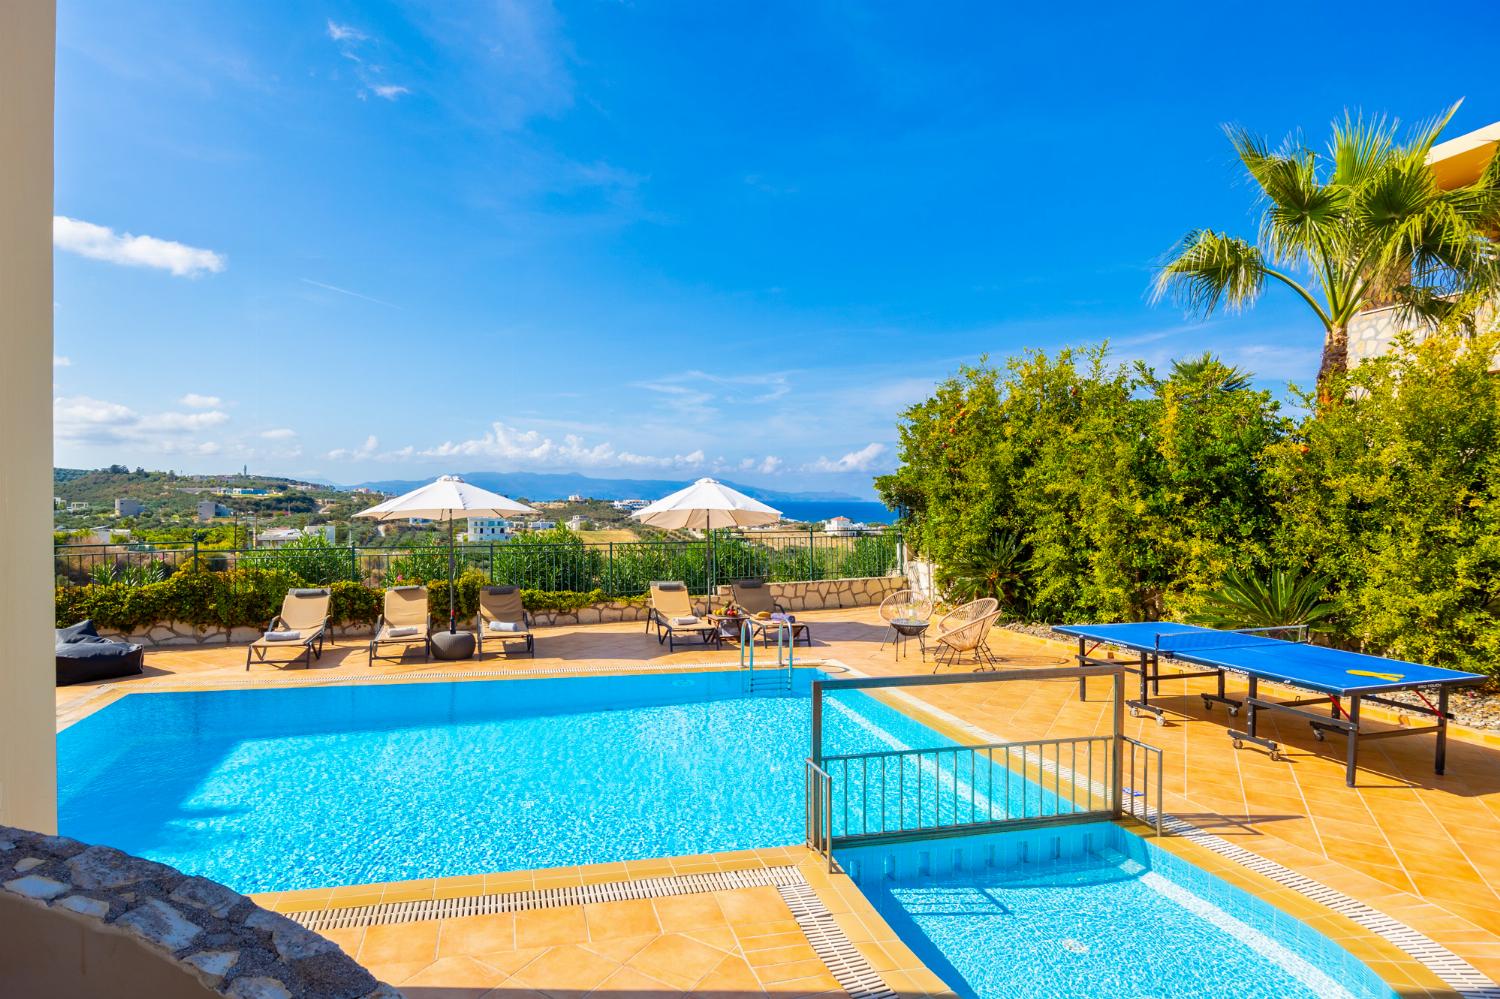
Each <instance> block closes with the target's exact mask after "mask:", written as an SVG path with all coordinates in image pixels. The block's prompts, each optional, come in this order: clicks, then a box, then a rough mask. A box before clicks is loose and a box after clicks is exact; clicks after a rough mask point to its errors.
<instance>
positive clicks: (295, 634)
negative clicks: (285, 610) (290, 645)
mask: <svg viewBox="0 0 1500 999" xmlns="http://www.w3.org/2000/svg"><path fill="white" fill-rule="evenodd" d="M301 639H302V632H300V631H268V632H266V641H268V642H296V641H300V640H301Z"/></svg>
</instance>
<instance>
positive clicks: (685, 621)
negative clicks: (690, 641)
mask: <svg viewBox="0 0 1500 999" xmlns="http://www.w3.org/2000/svg"><path fill="white" fill-rule="evenodd" d="M672 623H673V624H675V625H677V626H678V627H680V628H686V627H689V626H691V625H695V624H697V623H698V619H697V618H696V617H674V618H673V619H672Z"/></svg>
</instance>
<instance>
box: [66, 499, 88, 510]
mask: <svg viewBox="0 0 1500 999" xmlns="http://www.w3.org/2000/svg"><path fill="white" fill-rule="evenodd" d="M68 512H69V513H88V512H89V505H88V504H87V503H84V502H83V501H82V500H74V501H73V502H71V503H69V504H68Z"/></svg>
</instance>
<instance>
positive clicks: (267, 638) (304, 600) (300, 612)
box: [245, 587, 332, 670]
mask: <svg viewBox="0 0 1500 999" xmlns="http://www.w3.org/2000/svg"><path fill="white" fill-rule="evenodd" d="M331 599H332V598H331V596H330V594H329V591H328V589H327V588H326V587H325V588H320V589H309V590H288V591H287V595H286V598H285V599H284V600H282V601H281V613H280V614H277V615H276V616H275V617H273V618H271V623H270V624H268V625H266V631H265V634H263V635H261V636H260V637H259V638H257V639H256V640H255V641H253V642H251V643H250V647H249V648H248V649H246V650H245V669H247V670H248V669H249V668H250V662H251V660H252V659H254V660H257V661H259V662H263V663H265V662H268V663H271V664H272V665H274V666H278V667H286V666H290V665H292V664H293V663H296V662H301V663H302V665H303V666H304V667H306V668H311V667H312V661H313V660H314V659H321V658H322V656H323V641H324V639H325V638H327V636H328V632H329V629H330V628H331V627H332V621H330V620H329V617H328V604H329V601H330V600H331ZM272 649H277V650H282V649H286V650H291V649H295V650H296V651H297V654H296V655H295V656H293V657H292V658H291V659H282V658H279V656H278V657H276V658H267V654H268V653H270V651H271V650H272Z"/></svg>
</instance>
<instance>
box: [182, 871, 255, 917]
mask: <svg viewBox="0 0 1500 999" xmlns="http://www.w3.org/2000/svg"><path fill="white" fill-rule="evenodd" d="M167 897H168V898H170V899H171V900H172V901H174V902H181V903H182V904H183V905H189V906H192V907H193V908H194V909H203V910H205V911H207V912H210V913H213V914H214V915H215V916H218V917H219V918H220V919H224V918H225V917H227V916H228V915H229V912H230V910H231V909H233V908H234V907H235V906H237V905H239V904H240V903H241V902H243V901H245V900H246V899H245V896H243V895H241V894H240V893H239V892H237V891H235V890H233V889H232V888H226V887H224V886H223V885H221V884H219V883H218V882H217V881H210V880H208V879H207V878H196V877H195V878H188V879H186V880H185V881H183V882H182V884H180V885H178V886H177V888H176V890H174V891H173V892H172V894H170V895H168V896H167Z"/></svg>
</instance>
